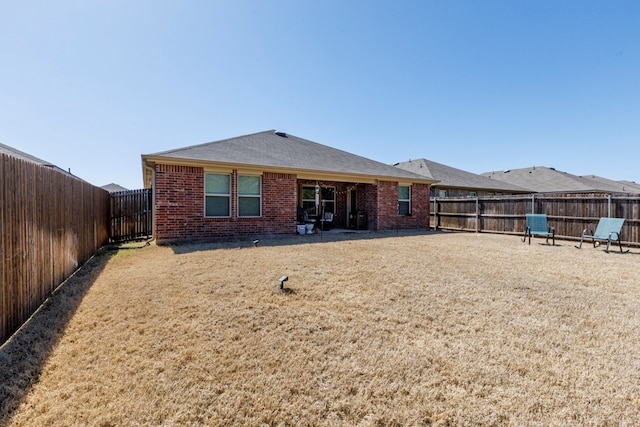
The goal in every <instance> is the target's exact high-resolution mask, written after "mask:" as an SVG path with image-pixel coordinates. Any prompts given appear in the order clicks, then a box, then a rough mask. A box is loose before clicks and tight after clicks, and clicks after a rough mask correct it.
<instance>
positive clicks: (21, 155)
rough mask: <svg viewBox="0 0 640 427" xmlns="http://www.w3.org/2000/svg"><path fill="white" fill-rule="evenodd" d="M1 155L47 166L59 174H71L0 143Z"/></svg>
mask: <svg viewBox="0 0 640 427" xmlns="http://www.w3.org/2000/svg"><path fill="white" fill-rule="evenodd" d="M0 153H2V154H6V155H7V156H11V157H15V158H17V159H20V160H24V161H26V162H29V163H35V164H37V165H41V166H47V167H50V168H53V169H55V170H57V171H59V172H63V173H69V172H67V171H65V170H64V169H62V168H59V167H58V166H56V165H54V164H53V163H51V162H47V161H46V160H42V159H39V158H37V157H36V156H32V155H31V154H28V153H25V152H24V151H20V150H18V149H16V148H13V147H10V146H8V145H5V144H2V143H0Z"/></svg>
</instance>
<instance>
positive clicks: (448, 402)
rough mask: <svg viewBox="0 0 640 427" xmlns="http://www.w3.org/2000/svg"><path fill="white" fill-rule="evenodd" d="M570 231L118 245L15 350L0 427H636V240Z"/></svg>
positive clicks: (3, 373) (9, 348) (1, 355)
mask: <svg viewBox="0 0 640 427" xmlns="http://www.w3.org/2000/svg"><path fill="white" fill-rule="evenodd" d="M303 242H304V243H303ZM573 245H574V243H573V242H566V241H561V242H559V246H556V247H552V246H547V245H545V244H544V240H543V239H535V240H534V241H533V242H532V244H531V246H529V245H527V244H524V243H522V242H521V241H520V240H519V238H518V237H516V236H499V235H488V234H469V233H413V234H411V233H409V234H407V235H400V236H396V234H395V233H393V234H389V235H386V234H377V233H372V234H367V235H348V236H340V237H332V236H329V235H326V234H325V235H324V237H323V240H322V241H320V240H319V237H318V236H296V237H295V238H294V237H290V238H287V239H269V240H263V241H262V242H261V243H260V245H259V246H258V247H253V245H252V244H251V242H250V241H249V242H246V241H242V242H227V243H219V244H208V245H195V244H194V245H184V246H174V247H162V246H155V245H153V244H152V245H150V246H148V247H145V248H143V249H127V250H118V251H110V250H104V251H102V252H100V254H99V255H98V256H97V257H95V258H94V259H92V260H91V261H90V262H89V263H88V264H87V265H86V266H85V267H84V268H83V269H82V270H81V271H80V272H79V273H78V274H77V275H76V276H75V277H73V278H72V279H71V280H69V281H68V283H66V284H65V285H64V286H63V287H62V288H61V289H60V290H59V291H58V292H57V293H56V294H55V295H54V296H53V297H52V298H51V299H50V300H49V301H48V302H47V303H46V304H45V306H44V307H43V308H42V310H41V311H40V312H39V313H38V314H37V315H36V316H34V318H33V319H32V320H31V321H30V323H29V324H28V325H27V326H26V327H25V328H24V329H23V330H21V331H20V333H19V334H17V335H16V336H15V337H14V338H13V339H12V340H11V341H10V342H8V343H7V344H6V345H5V346H3V347H2V348H1V349H0V381H1V382H0V399H1V400H0V410H1V412H0V424H7V425H9V426H36V425H37V426H46V425H91V426H93V425H95V426H111V425H118V426H119V425H154V426H155V425H170V426H174V425H176V426H177V425H179V426H183V425H195V426H199V425H212V426H236V425H249V426H263V425H264V426H393V425H398V426H400V425H401V426H414V425H483V426H485V425H500V426H502V425H507V426H509V425H512V426H529V425H539V426H550V425H557V426H567V425H568V426H571V425H575V426H578V425H580V426H582V425H597V426H603V425H616V426H618V425H638V424H640V320H639V318H638V313H640V281H639V279H638V271H639V267H640V253H639V252H640V251H639V250H638V249H632V251H631V252H630V253H627V254H619V253H614V252H612V253H611V254H606V253H605V252H604V251H603V249H602V248H597V249H594V248H593V247H592V246H588V245H587V246H586V247H584V248H583V249H582V250H578V249H575V248H574V246H573ZM283 274H286V275H288V276H289V281H288V282H286V283H285V286H286V289H285V292H281V291H280V289H279V283H278V278H279V277H280V276H281V275H283Z"/></svg>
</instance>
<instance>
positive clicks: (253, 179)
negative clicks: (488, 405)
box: [238, 175, 262, 217]
mask: <svg viewBox="0 0 640 427" xmlns="http://www.w3.org/2000/svg"><path fill="white" fill-rule="evenodd" d="M261 206H262V185H261V179H260V177H259V176H242V175H240V176H238V216H239V217H251V216H254V217H259V216H261V214H262V210H261Z"/></svg>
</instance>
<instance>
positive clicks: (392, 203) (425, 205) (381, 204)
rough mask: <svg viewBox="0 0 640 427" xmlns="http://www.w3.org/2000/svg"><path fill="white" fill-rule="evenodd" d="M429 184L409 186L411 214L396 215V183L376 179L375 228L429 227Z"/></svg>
mask: <svg viewBox="0 0 640 427" xmlns="http://www.w3.org/2000/svg"><path fill="white" fill-rule="evenodd" d="M429 209H430V204H429V185H427V184H413V185H412V186H411V215H407V216H398V183H397V182H390V181H378V186H377V210H376V218H375V228H374V229H376V230H394V229H419V228H420V229H427V228H429V213H430V211H429Z"/></svg>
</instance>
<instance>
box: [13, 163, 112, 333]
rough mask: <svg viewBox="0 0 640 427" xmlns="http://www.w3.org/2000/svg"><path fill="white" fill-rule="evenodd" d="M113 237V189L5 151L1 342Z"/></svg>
mask: <svg viewBox="0 0 640 427" xmlns="http://www.w3.org/2000/svg"><path fill="white" fill-rule="evenodd" d="M108 238H109V193H107V192H106V191H104V190H103V189H101V188H98V187H94V186H93V185H91V184H89V183H87V182H84V181H82V180H80V179H78V178H76V177H74V176H72V175H70V174H67V173H64V172H61V171H58V170H55V169H53V168H51V167H47V166H42V165H38V164H35V163H30V162H26V161H23V160H20V159H17V158H14V157H10V156H6V155H4V154H0V258H1V259H2V263H1V264H0V343H2V342H4V341H5V340H6V339H7V338H8V337H9V336H10V335H11V334H12V333H13V332H15V331H16V330H17V329H18V328H19V327H20V326H21V325H22V324H23V323H24V322H25V321H26V320H27V319H28V318H29V316H30V315H31V314H32V313H33V312H34V311H35V310H36V309H37V308H38V307H39V306H40V305H41V304H42V302H44V300H45V299H46V298H47V297H48V296H49V295H50V294H51V292H53V291H54V290H55V288H56V287H57V286H58V285H59V284H61V283H62V282H63V281H64V280H65V279H66V278H67V277H69V276H70V275H71V274H72V273H73V272H74V271H75V270H76V268H78V267H79V266H81V265H82V264H84V263H85V262H86V261H87V260H88V259H89V258H90V257H91V256H92V255H93V254H94V253H95V252H96V251H97V250H98V249H99V248H100V247H101V246H103V245H104V244H105V243H106V242H107V240H108Z"/></svg>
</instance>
